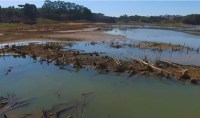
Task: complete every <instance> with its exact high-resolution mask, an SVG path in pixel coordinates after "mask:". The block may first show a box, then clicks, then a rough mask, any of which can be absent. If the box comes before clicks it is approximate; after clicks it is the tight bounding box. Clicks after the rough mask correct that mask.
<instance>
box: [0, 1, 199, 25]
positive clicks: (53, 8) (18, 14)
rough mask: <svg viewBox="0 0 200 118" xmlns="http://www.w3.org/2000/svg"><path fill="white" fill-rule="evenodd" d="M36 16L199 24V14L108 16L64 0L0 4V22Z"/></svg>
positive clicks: (33, 20)
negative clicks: (4, 5)
mask: <svg viewBox="0 0 200 118" xmlns="http://www.w3.org/2000/svg"><path fill="white" fill-rule="evenodd" d="M37 18H45V19H52V20H56V21H90V22H106V23H116V22H121V23H185V24H192V25H200V15H199V14H192V15H188V16H179V15H161V16H138V15H135V16H127V15H123V16H120V17H109V16H104V14H101V13H92V11H91V10H90V9H88V8H87V7H84V6H81V5H77V4H75V3H70V2H64V1H50V0H45V2H44V4H43V6H42V7H41V8H37V7H36V6H35V5H34V4H25V5H18V7H17V8H15V7H14V6H10V7H7V8H2V7H1V6H0V22H8V23H19V22H23V23H28V24H34V23H37Z"/></svg>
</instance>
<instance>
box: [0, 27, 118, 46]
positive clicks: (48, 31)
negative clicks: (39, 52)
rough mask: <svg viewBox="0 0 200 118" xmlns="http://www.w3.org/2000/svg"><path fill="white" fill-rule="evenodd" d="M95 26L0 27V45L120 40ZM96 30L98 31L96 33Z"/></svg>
mask: <svg viewBox="0 0 200 118" xmlns="http://www.w3.org/2000/svg"><path fill="white" fill-rule="evenodd" d="M101 26H102V25H97V24H68V23H58V24H36V25H17V26H6V27H5V26H1V25H0V34H3V35H1V36H0V43H1V44H2V43H9V42H18V41H33V40H34V41H41V40H42V41H49V40H51V41H102V40H114V39H120V38H121V37H120V36H114V35H109V34H106V33H104V32H103V31H100V28H99V27H101ZM96 30H98V31H96Z"/></svg>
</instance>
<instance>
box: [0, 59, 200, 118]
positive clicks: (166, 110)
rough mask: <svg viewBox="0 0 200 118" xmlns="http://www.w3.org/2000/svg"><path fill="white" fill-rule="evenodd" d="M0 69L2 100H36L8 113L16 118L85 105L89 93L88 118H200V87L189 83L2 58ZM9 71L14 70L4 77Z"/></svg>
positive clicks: (85, 117) (29, 60)
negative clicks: (11, 97)
mask: <svg viewBox="0 0 200 118" xmlns="http://www.w3.org/2000/svg"><path fill="white" fill-rule="evenodd" d="M0 64H1V66H0V95H7V93H10V94H12V93H14V94H15V95H17V96H20V97H21V99H26V98H35V99H34V100H33V102H32V103H31V104H30V105H28V106H25V107H22V108H20V109H17V110H14V111H13V112H10V114H8V115H12V114H14V113H15V115H14V117H18V116H19V114H23V113H35V114H37V113H40V112H41V111H42V109H43V108H49V107H50V106H51V105H54V104H59V103H68V102H71V101H74V100H80V101H81V100H83V96H81V94H82V93H86V92H92V94H91V95H89V96H87V100H86V101H87V106H86V108H85V110H84V118H103V117H105V118H108V117H109V118H112V117H113V118H122V117H124V118H133V117H136V118H147V117H148V118H154V117H162V118H169V117H171V118H188V117H190V118H197V117H200V112H199V108H200V105H199V104H198V102H199V99H200V94H199V90H200V88H199V86H193V85H190V84H188V83H181V82H177V81H172V80H166V79H162V78H159V77H155V76H146V77H145V76H139V75H137V76H135V77H131V78H129V77H127V75H126V74H122V75H119V74H116V73H111V74H98V72H96V71H95V70H91V69H81V70H77V69H74V68H73V67H69V66H68V67H66V70H60V69H58V67H56V66H55V65H54V64H49V65H48V64H46V62H44V63H43V64H41V63H39V62H35V63H34V60H32V59H31V58H29V57H27V58H13V57H5V58H0ZM9 67H13V69H12V71H11V73H9V74H8V75H7V76H5V72H6V70H7V69H8V68H9ZM56 93H60V97H58V96H57V95H56ZM79 112H80V111H79ZM11 113H12V114H11ZM72 114H75V113H74V112H72Z"/></svg>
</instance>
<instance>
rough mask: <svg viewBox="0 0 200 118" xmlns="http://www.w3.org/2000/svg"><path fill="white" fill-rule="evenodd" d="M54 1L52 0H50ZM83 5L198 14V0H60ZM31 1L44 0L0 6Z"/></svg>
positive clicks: (112, 11) (119, 11)
mask: <svg viewBox="0 0 200 118" xmlns="http://www.w3.org/2000/svg"><path fill="white" fill-rule="evenodd" d="M51 1H54V0H51ZM62 1H67V2H73V3H76V4H79V5H83V6H85V7H87V8H89V9H91V11H92V12H94V13H103V14H105V15H107V16H117V17H118V16H120V15H124V14H127V15H129V16H130V15H142V16H151V15H156V16H157V15H166V14H168V15H188V14H200V0H199V1H190V0H188V1H186V0H185V1H180V0H178V1H172V0H167V1H161V0H156V1H150V0H147V1H138V0H132V1H130V0H129V1H122V0H121V1H120V0H117V1H116V0H107V1H106V0H98V1H95V0H62ZM25 3H31V4H35V5H36V6H37V7H41V6H42V4H43V3H44V0H0V6H2V7H7V6H17V5H19V4H25Z"/></svg>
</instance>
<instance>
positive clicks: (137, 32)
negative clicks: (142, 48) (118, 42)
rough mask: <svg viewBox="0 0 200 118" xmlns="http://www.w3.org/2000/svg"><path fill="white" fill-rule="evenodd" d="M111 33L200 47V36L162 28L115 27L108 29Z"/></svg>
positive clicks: (140, 39)
mask: <svg viewBox="0 0 200 118" xmlns="http://www.w3.org/2000/svg"><path fill="white" fill-rule="evenodd" d="M107 33H109V34H114V35H122V36H124V37H125V39H126V40H131V41H152V42H163V43H172V44H181V45H186V46H189V47H194V48H199V47H200V36H196V35H192V34H188V33H183V32H178V31H172V30H162V29H126V30H120V29H117V28H116V29H113V30H110V31H107Z"/></svg>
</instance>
